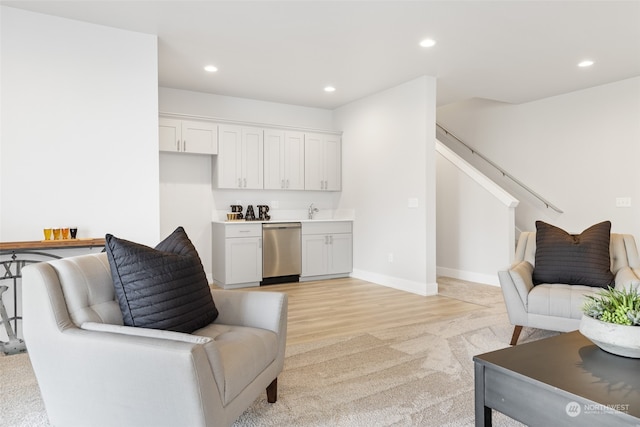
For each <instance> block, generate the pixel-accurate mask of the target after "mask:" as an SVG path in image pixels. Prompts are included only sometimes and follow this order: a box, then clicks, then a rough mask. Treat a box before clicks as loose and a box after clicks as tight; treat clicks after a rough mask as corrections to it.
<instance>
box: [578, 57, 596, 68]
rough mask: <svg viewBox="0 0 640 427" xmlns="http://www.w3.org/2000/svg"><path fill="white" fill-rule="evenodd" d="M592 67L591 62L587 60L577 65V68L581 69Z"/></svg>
mask: <svg viewBox="0 0 640 427" xmlns="http://www.w3.org/2000/svg"><path fill="white" fill-rule="evenodd" d="M592 65H593V61H591V60H589V59H586V60H584V61H581V62H579V63H578V67H581V68H586V67H591V66H592Z"/></svg>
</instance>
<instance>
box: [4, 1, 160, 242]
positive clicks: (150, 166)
mask: <svg viewBox="0 0 640 427" xmlns="http://www.w3.org/2000/svg"><path fill="white" fill-rule="evenodd" d="M0 10H1V13H2V18H1V19H2V29H1V35H2V51H1V56H2V65H1V73H2V75H1V82H0V87H1V91H2V97H1V109H2V112H1V116H0V119H1V131H0V137H1V140H0V152H1V160H0V162H1V171H0V178H1V184H0V185H1V187H0V190H1V191H0V192H1V194H0V202H1V209H0V212H1V215H2V216H1V218H0V240H2V241H22V240H42V239H43V235H42V228H44V227H46V226H63V225H77V226H78V230H79V231H78V235H79V237H103V236H104V235H105V233H113V234H114V235H117V236H120V237H123V238H127V239H129V240H134V241H139V242H142V243H146V244H150V245H155V244H157V242H158V237H159V196H158V194H159V192H158V176H159V175H158V130H157V126H158V119H157V112H158V104H157V92H158V82H157V75H158V72H157V40H156V38H155V37H154V36H150V35H145V34H138V33H133V32H128V31H122V30H118V29H114V28H108V27H103V26H98V25H92V24H88V23H83V22H78V21H72V20H68V19H61V18H57V17H52V16H47V15H41V14H35V13H31V12H25V11H22V10H17V9H12V8H7V7H2V8H1V9H0Z"/></svg>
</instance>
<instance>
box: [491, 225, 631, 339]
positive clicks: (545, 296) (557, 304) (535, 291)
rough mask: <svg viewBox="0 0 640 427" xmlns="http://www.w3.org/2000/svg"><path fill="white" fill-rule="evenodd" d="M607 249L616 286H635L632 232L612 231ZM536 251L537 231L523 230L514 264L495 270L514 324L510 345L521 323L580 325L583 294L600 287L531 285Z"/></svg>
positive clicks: (567, 327)
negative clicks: (505, 268)
mask: <svg viewBox="0 0 640 427" xmlns="http://www.w3.org/2000/svg"><path fill="white" fill-rule="evenodd" d="M609 253H610V256H611V272H612V273H613V274H614V277H615V288H616V289H622V288H628V287H633V288H638V286H639V285H640V278H639V277H640V256H638V249H637V247H636V243H635V239H634V238H633V236H632V235H630V234H615V233H611V240H610V247H609ZM535 255H536V233H535V232H522V233H521V234H520V238H519V239H518V244H517V246H516V253H515V259H514V262H513V264H512V265H511V267H510V268H509V269H508V270H504V271H499V272H498V278H499V279H500V286H501V288H502V294H503V296H504V301H505V304H506V306H507V313H508V314H509V321H510V322H511V324H512V325H514V330H513V336H512V337H511V345H515V344H516V343H517V341H518V337H519V336H520V332H521V331H522V327H523V326H528V327H532V328H539V329H546V330H551V331H560V332H568V331H574V330H577V329H579V328H580V319H581V318H582V306H583V304H584V301H585V295H594V294H597V293H598V292H599V291H600V290H601V289H602V288H599V287H591V286H582V285H567V284H558V283H553V284H551V283H542V284H539V285H536V286H534V284H533V269H534V266H535Z"/></svg>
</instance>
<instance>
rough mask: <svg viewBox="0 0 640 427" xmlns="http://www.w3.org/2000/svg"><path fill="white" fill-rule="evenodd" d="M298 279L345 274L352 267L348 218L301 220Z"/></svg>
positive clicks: (350, 229) (313, 278)
mask: <svg viewBox="0 0 640 427" xmlns="http://www.w3.org/2000/svg"><path fill="white" fill-rule="evenodd" d="M301 240H302V274H301V280H304V279H305V278H306V280H315V279H316V278H322V277H318V276H326V277H325V278H328V277H345V276H348V275H349V273H351V271H352V269H353V234H352V223H351V221H335V222H325V221H319V222H303V223H302V237H301Z"/></svg>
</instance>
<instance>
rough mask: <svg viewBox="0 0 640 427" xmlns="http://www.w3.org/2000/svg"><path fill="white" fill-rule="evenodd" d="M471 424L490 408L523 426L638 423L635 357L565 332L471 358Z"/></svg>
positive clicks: (486, 419) (485, 420) (639, 363)
mask: <svg viewBox="0 0 640 427" xmlns="http://www.w3.org/2000/svg"><path fill="white" fill-rule="evenodd" d="M473 361H474V364H475V412H476V426H491V412H492V409H495V410H497V411H500V412H502V413H503V414H505V415H508V416H509V417H511V418H513V419H515V420H518V421H520V422H521V423H524V424H526V425H529V426H575V425H579V426H603V427H604V426H606V427H612V426H625V427H629V426H631V427H640V359H631V358H626V357H621V356H616V355H613V354H610V353H607V352H605V351H603V350H601V349H600V348H598V347H597V346H596V345H595V344H593V343H592V342H591V341H589V339H587V338H585V337H584V336H583V335H582V334H581V333H580V332H578V331H575V332H569V333H566V334H561V335H558V336H555V337H551V338H546V339H542V340H540V341H536V342H532V343H527V344H520V345H517V346H515V347H510V348H505V349H503V350H497V351H493V352H490V353H485V354H481V355H478V356H475V357H474V358H473Z"/></svg>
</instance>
